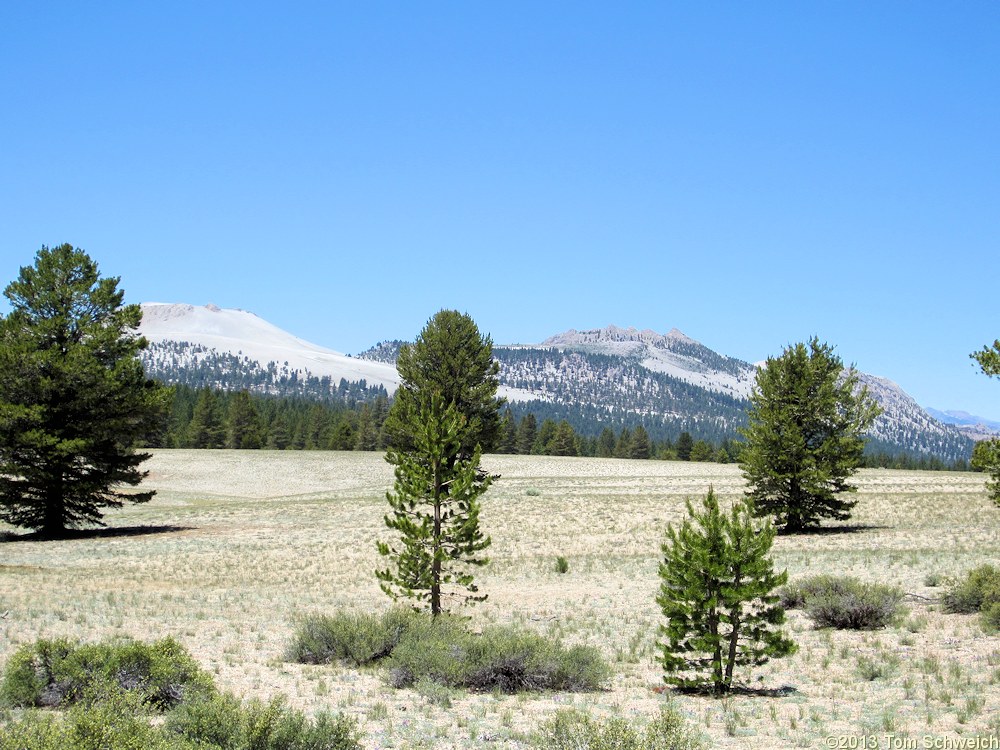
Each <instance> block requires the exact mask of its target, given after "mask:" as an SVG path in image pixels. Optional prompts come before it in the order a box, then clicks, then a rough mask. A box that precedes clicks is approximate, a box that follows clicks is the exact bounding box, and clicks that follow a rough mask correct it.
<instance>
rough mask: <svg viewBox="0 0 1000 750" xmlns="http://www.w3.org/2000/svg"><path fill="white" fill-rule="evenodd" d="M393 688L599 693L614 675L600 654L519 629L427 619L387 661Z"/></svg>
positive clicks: (410, 633) (408, 635) (410, 631)
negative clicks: (423, 684) (477, 628)
mask: <svg viewBox="0 0 1000 750" xmlns="http://www.w3.org/2000/svg"><path fill="white" fill-rule="evenodd" d="M389 664H390V667H391V670H390V675H391V681H392V684H394V685H396V686H397V687H406V686H409V685H411V684H413V683H414V682H416V681H418V680H421V679H430V680H433V681H434V682H437V683H440V684H442V685H447V686H449V687H464V688H470V689H472V690H499V691H501V692H504V693H516V692H520V691H524V690H567V691H586V690H598V689H599V688H600V687H601V685H602V684H604V682H606V681H607V679H608V677H609V676H610V671H611V670H610V668H609V667H608V665H607V663H606V662H605V661H604V659H603V658H602V657H601V655H600V653H599V652H598V651H597V650H596V649H594V648H591V647H588V646H574V647H572V648H569V649H566V648H564V647H563V646H562V645H560V644H559V643H556V642H554V641H551V640H549V639H547V638H544V637H543V636H541V635H538V634H537V633H531V632H527V631H523V630H518V629H516V628H509V627H500V626H496V627H492V628H487V629H486V630H484V631H483V633H482V634H481V635H476V634H474V633H470V632H469V631H468V630H466V629H465V628H464V627H463V626H462V625H461V623H459V622H457V621H454V620H452V619H451V618H440V617H439V618H438V619H437V620H436V621H430V620H428V621H426V623H424V625H423V626H422V627H418V628H413V629H411V630H409V631H407V633H406V634H405V635H404V637H403V639H402V640H401V641H400V643H399V646H398V647H397V648H396V650H395V651H393V653H392V657H391V658H390V660H389Z"/></svg>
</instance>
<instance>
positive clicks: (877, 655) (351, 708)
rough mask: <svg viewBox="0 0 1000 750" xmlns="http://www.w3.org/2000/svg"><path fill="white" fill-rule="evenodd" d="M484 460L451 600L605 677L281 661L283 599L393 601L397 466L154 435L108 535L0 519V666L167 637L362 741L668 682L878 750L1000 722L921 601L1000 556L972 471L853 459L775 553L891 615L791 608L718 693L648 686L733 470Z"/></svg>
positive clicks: (652, 706) (652, 707) (634, 698)
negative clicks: (703, 515) (689, 536)
mask: <svg viewBox="0 0 1000 750" xmlns="http://www.w3.org/2000/svg"><path fill="white" fill-rule="evenodd" d="M483 463H484V465H485V467H486V468H487V469H488V470H489V471H491V472H495V473H499V474H500V475H502V478H501V479H500V480H499V481H497V482H496V483H495V484H494V485H493V487H492V488H491V489H490V491H489V492H488V493H487V495H486V496H485V497H484V501H483V514H482V522H483V525H484V530H485V531H486V532H487V533H489V534H490V535H491V536H492V538H493V546H492V548H491V550H490V556H491V558H492V562H491V564H490V565H489V566H488V567H487V568H485V569H484V570H482V571H481V572H480V574H479V576H478V580H479V582H480V587H481V590H482V591H483V592H485V593H488V594H489V600H488V601H487V602H485V603H484V604H481V605H478V606H475V607H471V608H468V609H467V610H465V612H466V613H467V614H468V615H469V616H470V617H471V625H472V627H473V628H475V627H479V626H482V625H484V624H487V623H491V622H503V623H506V622H515V623H522V624H523V625H525V626H526V627H529V628H533V629H536V630H538V631H539V632H542V633H546V634H551V635H556V636H559V637H561V638H562V640H563V642H564V643H565V644H567V645H572V644H575V643H584V644H591V645H594V646H597V647H598V648H600V649H601V650H602V652H603V653H604V655H605V656H606V657H607V659H608V660H609V661H610V662H611V664H612V666H613V669H614V673H615V676H614V678H613V680H612V682H611V683H610V684H609V685H608V689H607V690H606V691H603V692H600V693H591V694H560V693H556V694H529V695H518V696H506V695H496V694H464V693H455V694H454V695H452V697H451V706H450V707H441V706H439V705H434V704H433V703H431V702H430V701H428V700H427V699H425V698H424V697H422V696H421V695H419V694H418V693H416V692H415V691H413V690H396V689H393V688H391V687H389V686H387V685H386V683H385V681H384V679H383V675H382V674H381V673H380V672H379V671H357V670H352V669H348V668H345V667H341V666H310V665H299V664H292V663H288V662H286V661H285V660H284V658H283V651H284V649H285V647H286V645H287V644H288V642H289V639H290V637H291V635H292V632H293V630H294V627H295V623H296V618H297V617H298V616H300V615H302V614H305V613H333V612H335V611H337V610H340V609H352V610H364V611H379V610H382V609H385V608H386V607H388V606H389V604H390V603H389V600H388V599H387V598H386V596H385V595H384V594H383V593H382V592H381V591H380V589H379V587H378V584H377V582H376V580H375V577H374V575H373V574H372V571H373V570H374V568H375V567H376V565H378V564H380V560H379V559H378V555H377V553H376V551H375V540H376V539H378V538H385V537H387V535H388V531H387V530H386V529H385V527H384V525H383V522H382V517H383V515H384V514H385V513H386V512H387V509H388V505H387V503H386V502H385V498H384V495H385V491H386V490H387V489H388V488H389V487H390V485H391V483H392V470H391V467H390V466H389V465H387V464H386V463H385V462H384V460H383V459H382V455H381V454H376V453H336V452H272V451H183V450H173V451H171V450H160V451H156V452H155V453H154V456H153V458H152V459H151V460H150V461H149V462H148V464H147V467H148V469H149V470H150V477H149V480H148V484H149V485H150V486H152V487H153V488H155V489H156V490H157V492H158V494H157V496H156V498H154V500H153V501H152V502H151V503H149V504H146V505H140V506H132V507H127V508H124V509H122V510H120V511H115V512H112V513H110V514H109V515H108V517H107V521H108V523H109V526H110V527H112V528H111V529H110V531H105V532H102V533H99V534H96V535H93V536H90V537H87V538H78V539H72V540H67V541H59V542H35V541H24V540H21V539H19V534H18V533H16V532H14V531H13V530H9V529H8V531H9V532H10V533H8V534H7V535H6V539H7V541H5V542H3V543H0V614H2V613H4V612H6V613H7V615H6V617H4V618H3V619H0V663H2V662H3V661H5V660H6V658H7V657H8V656H9V655H10V654H11V653H12V652H13V651H14V650H15V649H16V648H17V647H18V646H19V645H21V644H23V643H27V642H31V641H34V640H35V639H37V638H39V637H56V636H68V637H71V638H77V639H81V640H97V639H104V638H108V637H111V636H117V635H128V636H133V637H136V638H141V639H145V640H152V639H156V638H161V637H164V636H167V635H173V636H175V637H176V638H177V639H178V640H179V641H180V642H181V643H183V644H184V645H185V646H186V647H187V648H188V649H189V651H190V652H191V654H192V655H193V656H194V657H195V658H196V659H197V660H198V661H199V662H200V663H201V665H202V666H203V667H205V668H206V669H208V670H209V671H210V672H212V673H213V674H214V675H215V678H216V681H217V683H218V684H219V686H220V687H221V688H223V689H229V690H232V691H234V692H236V693H238V694H241V695H243V696H245V697H251V696H257V697H261V698H267V697H270V696H272V695H275V694H277V693H284V694H286V695H287V696H288V698H289V702H290V704H291V705H292V706H294V707H297V708H301V709H304V710H306V711H315V710H317V709H320V708H324V707H326V708H332V709H334V710H340V711H344V712H346V713H348V714H350V715H352V716H354V717H356V718H357V719H358V720H359V722H360V724H361V727H362V729H363V730H364V732H365V740H364V744H365V746H366V747H370V748H383V747H397V748H407V747H435V748H436V747H442V748H444V747H454V748H465V747H481V748H515V747H524V746H526V744H527V738H528V737H529V736H530V734H531V732H532V730H533V729H534V728H535V727H537V726H538V725H539V724H540V723H541V722H542V721H543V720H544V719H545V718H547V717H548V716H550V715H551V714H552V713H553V712H554V711H556V710H557V709H559V708H564V707H567V706H575V707H578V708H581V709H583V710H586V711H587V712H589V713H590V714H591V715H592V716H594V717H601V716H612V715H614V716H622V717H626V718H628V719H630V720H634V721H635V722H636V723H637V724H642V723H644V722H645V721H647V720H648V719H650V718H652V717H653V716H654V715H655V714H656V712H657V709H658V706H660V705H661V704H663V703H664V702H665V701H674V702H675V704H676V705H677V706H678V707H679V708H680V709H681V710H682V711H683V712H684V713H685V714H686V715H687V716H688V717H689V719H690V721H691V722H692V723H693V724H694V725H696V726H698V727H699V728H700V729H701V731H702V732H703V733H704V734H705V735H706V737H708V738H710V740H711V743H710V744H711V746H713V747H722V748H787V747H806V748H813V747H816V748H819V747H835V746H840V747H861V746H862V745H861V744H857V743H855V744H840V745H837V744H835V743H832V742H831V740H829V738H845V739H844V742H845V743H850V742H852V741H854V738H860V737H861V736H862V735H872V734H874V735H877V736H878V737H879V738H880V741H881V743H882V744H881V746H882V747H924V746H927V745H923V744H913V745H907V744H900V743H905V742H907V741H909V740H910V739H912V740H913V741H915V742H917V743H922V742H924V738H925V737H933V738H958V737H969V736H974V735H976V734H981V735H987V736H992V735H998V734H1000V637H997V636H996V635H987V634H985V633H984V632H983V631H982V629H981V628H980V626H979V623H978V619H977V617H975V616H965V615H951V614H944V613H943V612H941V611H940V609H939V607H938V606H937V605H936V604H935V602H934V601H933V600H934V599H935V598H936V597H938V596H940V594H941V592H942V589H941V588H940V587H934V586H929V585H928V583H929V582H933V580H934V578H935V577H941V576H948V575H959V574H961V573H963V572H964V571H966V570H968V569H969V568H972V567H974V566H976V565H979V564H982V563H984V562H993V563H997V562H998V558H1000V553H998V550H1000V510H997V509H996V508H995V507H994V506H992V505H991V504H990V503H989V501H988V500H987V498H986V495H985V492H984V491H983V477H982V475H977V474H961V473H945V472H940V473H932V472H907V471H889V470H865V471H862V472H860V474H859V476H858V484H859V486H860V490H859V494H858V498H859V501H860V502H859V503H858V506H857V508H856V509H855V513H854V518H853V519H852V521H851V524H852V525H851V526H850V527H848V528H847V529H843V530H835V531H828V532H827V533H820V534H811V535H804V536H799V537H779V538H778V539H777V541H776V542H775V548H774V557H775V560H776V564H777V567H778V569H779V570H780V569H782V568H787V569H788V571H789V575H790V578H791V580H793V581H794V580H795V579H796V577H801V576H807V575H813V574H817V573H841V574H849V575H853V576H856V577H858V578H861V579H863V580H870V581H879V582H885V583H891V584H897V585H899V586H901V587H902V588H903V589H904V590H905V591H907V592H910V593H911V594H914V595H916V596H912V597H908V598H907V607H908V613H907V614H906V615H905V616H904V617H903V618H902V619H901V620H900V622H899V623H898V625H896V626H893V627H890V628H888V629H884V630H877V631H867V632H865V631H862V632H849V631H836V630H817V629H815V628H814V627H813V626H812V624H811V621H810V620H809V619H808V618H807V617H806V616H805V615H804V614H802V613H801V612H798V611H793V612H791V613H790V616H789V620H790V622H789V629H790V631H791V633H792V635H793V637H794V639H795V640H796V641H797V643H798V644H799V646H800V650H799V652H798V653H797V654H796V655H794V656H792V657H790V658H788V659H783V660H778V661H775V662H772V663H771V664H768V665H767V666H765V667H762V668H760V669H758V670H757V671H756V672H755V673H754V675H753V677H752V678H751V680H750V681H749V683H748V684H752V685H754V686H755V687H758V688H760V690H758V691H756V692H744V693H740V694H736V695H733V696H731V697H728V698H726V699H723V700H716V699H712V698H708V697H700V696H689V695H678V694H674V693H673V692H672V691H670V690H666V691H664V690H663V683H662V670H661V669H660V668H659V666H658V663H657V660H656V657H657V649H656V640H657V627H658V625H659V624H660V622H661V619H662V618H661V615H660V612H659V609H658V607H657V605H656V603H655V601H654V597H655V596H656V592H657V589H658V585H659V579H658V577H657V565H658V563H659V559H660V549H659V548H660V544H661V542H662V541H663V536H664V530H665V528H666V526H667V524H668V523H670V522H677V521H680V520H681V519H682V518H683V517H684V515H685V513H686V511H685V507H684V500H685V499H686V498H691V499H693V500H696V499H697V498H698V497H700V496H702V495H703V494H704V493H705V491H706V490H707V488H708V486H709V485H714V487H715V490H716V492H717V493H718V494H719V495H720V497H721V498H722V499H723V500H725V499H727V498H736V497H738V496H739V495H740V494H741V492H742V488H743V481H742V478H741V476H740V473H739V469H738V468H737V467H736V466H731V465H718V464H698V463H681V462H660V461H629V460H619V459H594V458H555V457H544V456H530V457H529V456H487V457H485V458H484V461H483ZM137 527H147V528H145V529H143V532H144V533H136V531H137ZM0 531H2V529H0ZM557 556H564V557H565V558H566V559H567V561H568V563H569V570H568V572H566V573H565V574H559V573H557V572H556V567H555V560H556V557H557ZM758 677H759V678H760V680H759V681H758V680H757V678H758ZM744 681H746V680H744ZM890 737H895V740H890ZM904 738H905V739H904ZM894 742H895V744H893V743H894ZM939 746H940V745H939ZM867 747H872V745H870V744H869V745H867Z"/></svg>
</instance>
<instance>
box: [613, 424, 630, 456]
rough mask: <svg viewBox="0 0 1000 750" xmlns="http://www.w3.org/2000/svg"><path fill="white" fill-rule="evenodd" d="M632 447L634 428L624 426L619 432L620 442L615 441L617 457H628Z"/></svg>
mask: <svg viewBox="0 0 1000 750" xmlns="http://www.w3.org/2000/svg"><path fill="white" fill-rule="evenodd" d="M631 448H632V430H630V429H629V428H628V427H622V431H621V432H620V433H618V442H616V443H615V458H628V454H629V450H631Z"/></svg>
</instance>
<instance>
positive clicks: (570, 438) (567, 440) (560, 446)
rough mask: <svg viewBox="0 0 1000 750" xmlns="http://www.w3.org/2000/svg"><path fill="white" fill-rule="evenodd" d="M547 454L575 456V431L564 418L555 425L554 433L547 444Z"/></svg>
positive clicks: (576, 452)
mask: <svg viewBox="0 0 1000 750" xmlns="http://www.w3.org/2000/svg"><path fill="white" fill-rule="evenodd" d="M547 452H548V454H549V455H550V456H576V455H578V453H579V452H578V451H577V448H576V433H575V432H574V431H573V427H572V426H571V425H570V423H569V422H567V421H566V420H565V419H564V420H563V421H561V422H560V423H559V424H558V425H557V426H556V431H555V434H554V435H553V436H552V440H551V441H549V444H548V450H547Z"/></svg>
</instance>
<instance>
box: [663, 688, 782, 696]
mask: <svg viewBox="0 0 1000 750" xmlns="http://www.w3.org/2000/svg"><path fill="white" fill-rule="evenodd" d="M653 692H655V693H666V692H674V693H679V694H680V695H702V696H705V697H706V698H727V697H729V696H731V695H745V696H749V697H751V698H784V697H785V696H788V695H794V694H796V693H797V692H799V689H798V688H796V687H794V686H792V685H782V686H781V687H776V688H762V687H750V686H749V685H733V686H732V687H730V688H729V690H727V691H726V692H724V693H716V692H715V691H714V690H712V688H711V686H709V685H706V686H704V687H689V688H680V687H666V686H663V687H656V688H653Z"/></svg>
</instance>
